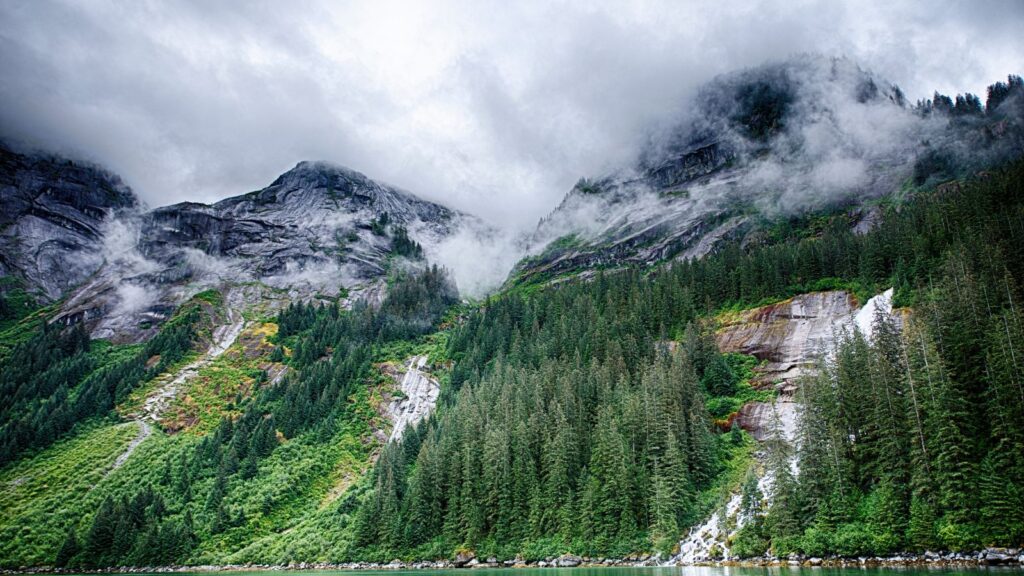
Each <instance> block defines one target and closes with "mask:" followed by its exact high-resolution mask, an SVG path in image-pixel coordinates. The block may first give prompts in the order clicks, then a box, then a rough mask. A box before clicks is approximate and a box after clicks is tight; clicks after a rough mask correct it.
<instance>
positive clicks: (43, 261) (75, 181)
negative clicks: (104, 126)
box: [0, 146, 137, 302]
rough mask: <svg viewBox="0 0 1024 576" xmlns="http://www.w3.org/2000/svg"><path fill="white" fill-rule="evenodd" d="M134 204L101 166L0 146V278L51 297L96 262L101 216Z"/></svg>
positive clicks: (90, 270)
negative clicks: (10, 278) (25, 152)
mask: <svg viewBox="0 0 1024 576" xmlns="http://www.w3.org/2000/svg"><path fill="white" fill-rule="evenodd" d="M136 205H137V201H136V199H135V196H134V195H133V194H132V192H131V190H129V189H128V187H127V186H125V185H124V184H123V183H121V180H120V179H119V178H118V177H117V176H114V175H112V174H110V173H108V172H106V171H105V170H103V169H100V168H97V167H94V166H90V165H87V164H78V163H73V162H71V161H69V160H65V159H61V158H57V157H54V156H25V155H22V154H18V153H16V152H14V151H12V150H9V149H7V148H4V147H3V146H0V206H2V210H0V276H14V277H16V278H19V279H20V280H21V281H22V282H23V283H24V284H25V286H26V288H28V289H29V290H30V291H31V292H34V293H35V294H37V295H38V297H39V298H41V299H42V300H44V301H47V302H52V301H54V300H57V299H59V298H60V297H61V296H62V295H63V294H64V293H65V292H66V291H67V290H69V289H70V288H72V287H74V286H76V285H78V284H80V283H82V282H83V281H84V280H85V279H86V278H88V277H89V276H91V275H92V274H94V273H95V272H96V271H97V270H98V269H99V268H100V267H101V266H102V265H103V257H102V246H103V236H104V234H105V221H106V220H107V219H108V218H109V217H111V216H112V215H114V214H116V213H118V212H121V211H124V210H130V209H133V208H135V207H136Z"/></svg>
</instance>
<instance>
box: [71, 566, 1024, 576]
mask: <svg viewBox="0 0 1024 576" xmlns="http://www.w3.org/2000/svg"><path fill="white" fill-rule="evenodd" d="M894 573H898V576H925V575H927V576H955V575H959V574H966V575H968V576H1022V575H1024V567H1021V566H977V567H944V566H943V567H938V566H936V567H921V566H913V567H885V568H880V567H872V568H823V567H819V568H805V567H770V568H769V567H736V566H682V567H664V568H660V567H659V568H632V567H608V568H482V569H460V570H273V571H258V572H255V571H254V572H245V571H231V572H226V573H224V574H228V575H230V576H268V574H283V575H287V576H355V575H365V576H385V575H386V576H399V575H401V576H409V575H411V574H419V575H420V576H872V575H878V576H896V575H895V574H894ZM174 574H175V576H211V575H212V574H217V573H214V572H177V573H174ZM70 576H74V575H70ZM153 576H167V574H166V573H164V574H159V575H153Z"/></svg>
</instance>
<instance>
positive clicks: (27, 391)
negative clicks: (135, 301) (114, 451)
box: [0, 303, 201, 466]
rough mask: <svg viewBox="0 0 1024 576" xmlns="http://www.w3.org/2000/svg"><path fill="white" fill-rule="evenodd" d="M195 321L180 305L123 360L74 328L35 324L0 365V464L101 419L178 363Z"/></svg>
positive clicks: (193, 311) (197, 312)
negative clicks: (80, 424)
mask: <svg viewBox="0 0 1024 576" xmlns="http://www.w3.org/2000/svg"><path fill="white" fill-rule="evenodd" d="M200 316H201V309H200V307H199V306H198V305H197V304H195V303H191V304H188V305H186V306H185V308H183V310H182V311H181V312H180V313H179V314H177V315H176V316H175V317H174V318H173V319H172V320H170V321H168V322H167V324H166V325H165V326H164V327H163V328H162V329H161V330H160V332H159V333H158V334H157V335H156V336H155V337H153V338H152V339H151V340H150V341H149V342H147V343H146V345H145V346H142V347H141V349H140V350H138V351H134V352H131V353H129V354H127V355H126V354H121V353H119V350H117V349H116V348H111V347H102V349H101V350H99V351H94V350H93V345H92V343H91V342H90V341H89V335H88V334H87V333H86V332H85V330H84V329H83V328H82V326H81V325H76V326H74V327H72V328H65V327H64V326H61V325H57V324H43V325H41V326H39V328H38V330H37V332H36V333H35V334H34V335H33V336H32V337H31V338H29V339H28V340H27V341H25V342H23V343H21V344H19V345H17V346H16V347H15V348H14V349H13V350H11V352H10V354H9V355H8V356H7V357H6V358H5V359H4V362H3V364H2V365H0V466H3V465H5V464H7V463H8V462H10V461H11V460H13V459H14V458H15V457H17V456H18V455H19V454H20V453H21V452H23V451H24V450H27V449H35V448H42V447H45V446H48V445H49V444H51V443H52V442H53V441H54V440H56V439H57V438H60V437H61V436H63V435H64V434H65V433H67V432H68V431H69V430H71V429H72V428H73V427H74V426H75V424H77V423H78V422H81V421H83V420H86V419H88V418H90V417H93V416H102V415H104V414H107V413H108V412H110V410H111V409H113V407H114V406H115V405H116V404H117V403H119V402H121V401H123V400H124V399H125V398H127V396H128V394H129V393H130V392H131V391H132V390H134V389H135V388H136V387H137V386H138V385H139V384H140V383H141V382H143V381H145V380H147V379H149V378H152V377H153V376H156V375H157V374H159V373H160V372H162V371H164V370H165V369H166V367H167V366H169V365H171V364H173V363H174V362H177V361H178V360H180V359H181V358H183V357H184V356H185V354H187V353H188V352H189V351H190V350H191V349H192V344H193V340H194V338H195V333H196V331H195V327H196V324H197V323H198V322H199V320H200ZM157 356H158V357H159V361H158V362H157V363H156V364H155V365H154V366H152V367H150V368H147V367H146V362H147V361H148V360H149V359H150V358H153V357H157Z"/></svg>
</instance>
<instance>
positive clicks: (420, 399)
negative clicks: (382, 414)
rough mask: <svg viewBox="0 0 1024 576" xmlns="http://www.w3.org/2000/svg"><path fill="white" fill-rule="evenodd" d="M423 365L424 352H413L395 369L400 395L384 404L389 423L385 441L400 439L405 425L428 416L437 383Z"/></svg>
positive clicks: (435, 396)
mask: <svg viewBox="0 0 1024 576" xmlns="http://www.w3.org/2000/svg"><path fill="white" fill-rule="evenodd" d="M426 365H427V357H426V356H425V355H420V356H413V357H412V358H410V359H408V360H407V361H406V362H405V368H404V371H403V372H400V373H399V374H400V376H399V377H400V380H399V390H400V392H401V397H398V398H395V399H393V400H392V401H391V403H390V404H388V407H387V417H388V418H389V419H390V420H391V422H392V423H393V426H392V429H391V436H390V437H389V438H388V441H389V442H391V441H394V440H401V439H402V435H403V434H404V433H405V431H406V429H408V428H409V427H410V426H415V425H416V424H418V423H419V422H420V421H422V420H423V419H425V418H426V417H427V416H430V413H431V412H433V410H434V407H435V406H436V405H437V397H438V396H439V395H440V394H441V386H440V384H438V382H437V380H435V379H434V378H432V377H431V376H430V375H429V374H428V373H426V372H425V371H424V368H425V367H426Z"/></svg>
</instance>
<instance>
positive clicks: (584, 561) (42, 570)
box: [0, 548, 1024, 574]
mask: <svg viewBox="0 0 1024 576" xmlns="http://www.w3.org/2000/svg"><path fill="white" fill-rule="evenodd" d="M674 566H722V567H792V568H806V567H812V568H813V567H827V568H862V567H881V568H885V567H893V568H895V567H909V566H921V567H961V568H966V567H972V566H1011V567H1012V566H1024V550H1021V549H1017V548H986V549H985V550H982V551H979V552H973V553H961V552H956V553H954V552H946V553H938V552H926V553H924V554H902V555H897V556H888V557H859V558H843V557H825V558H819V557H807V556H796V555H793V556H790V557H788V558H775V557H765V558H755V559H744V560H716V561H708V562H697V563H694V564H681V563H673V562H666V561H663V560H662V559H661V557H660V556H651V555H638V556H630V557H627V558H589V557H580V556H573V555H571V554H563V555H562V556H559V557H557V558H554V557H552V558H546V559H544V560H523V559H522V558H515V559H512V560H499V559H498V558H494V557H491V558H486V559H483V560H481V559H479V558H477V557H475V556H473V555H471V554H459V555H457V556H456V557H455V559H454V560H433V561H431V560H423V561H414V562H403V561H401V560H397V559H396V560H393V561H391V562H389V563H386V564H383V563H378V562H347V563H330V562H292V563H289V564H225V565H201V566H143V567H131V566H120V567H116V568H105V569H99V570H77V569H64V568H52V567H46V566H41V567H37V568H27V567H25V568H20V569H17V570H10V569H4V570H0V573H2V574H146V573H176V572H254V571H268V572H269V571H286V570H287V571H292V570H307V571H308V570H395V571H398V570H450V569H456V568H459V569H467V570H471V569H474V568H477V569H479V568H512V569H516V568H577V567H580V568H603V567H633V568H642V567H674Z"/></svg>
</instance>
